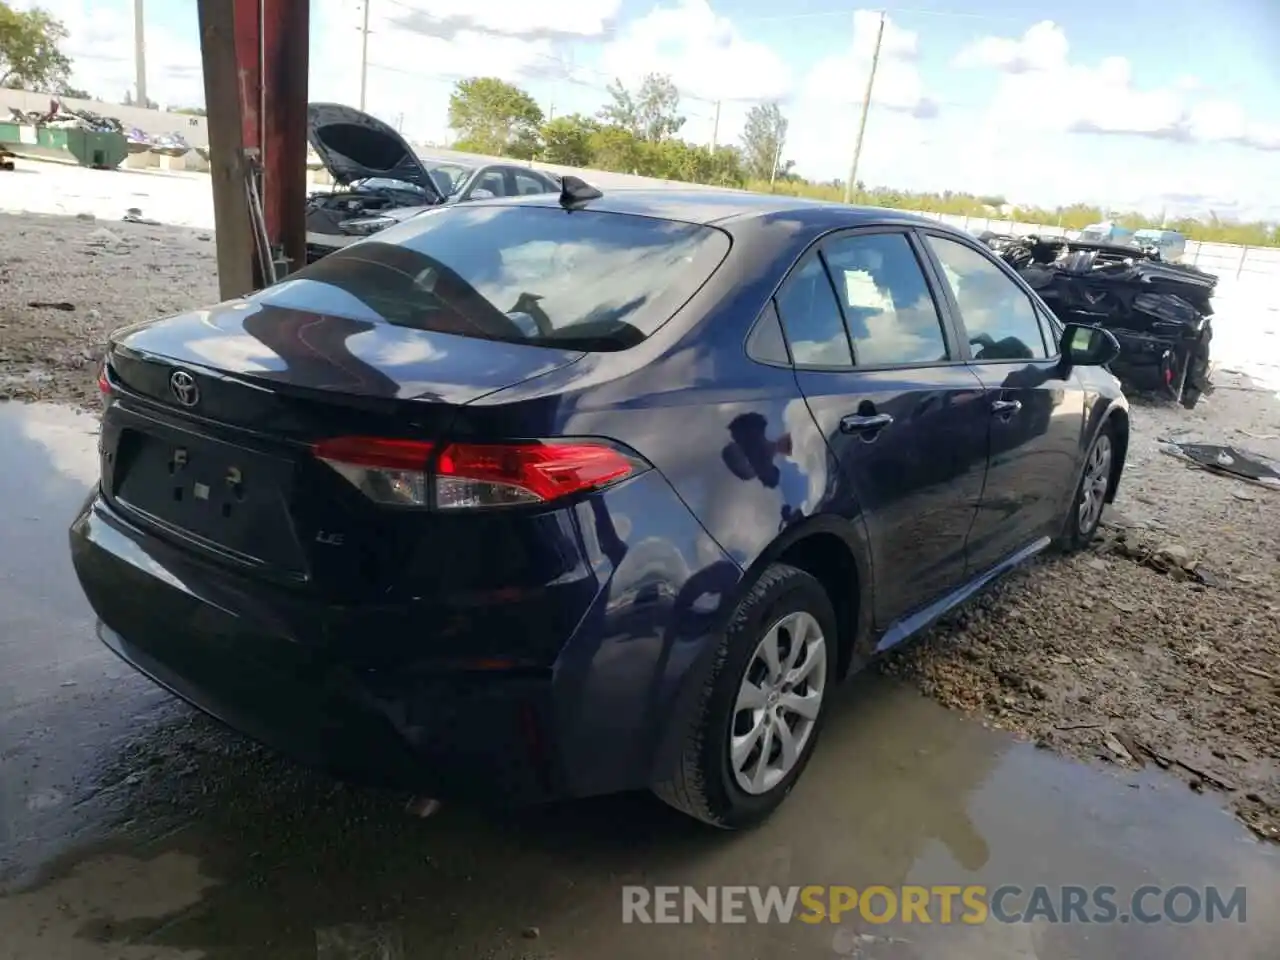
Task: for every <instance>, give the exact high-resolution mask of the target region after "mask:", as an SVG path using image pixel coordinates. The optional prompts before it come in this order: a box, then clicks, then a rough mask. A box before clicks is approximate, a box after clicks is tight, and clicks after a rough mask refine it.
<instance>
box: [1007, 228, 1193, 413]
mask: <svg viewBox="0 0 1280 960" xmlns="http://www.w3.org/2000/svg"><path fill="white" fill-rule="evenodd" d="M982 240H983V241H984V242H985V243H986V244H987V246H989V247H990V248H991V249H992V250H994V251H995V252H996V253H998V254H999V255H1000V257H1001V259H1003V260H1004V261H1005V262H1006V263H1008V264H1009V265H1010V266H1011V267H1013V268H1014V269H1015V270H1017V271H1018V272H1019V273H1020V274H1021V275H1022V277H1023V279H1024V280H1026V281H1027V283H1028V284H1030V286H1031V287H1032V289H1034V290H1035V291H1036V292H1037V293H1039V294H1040V297H1041V299H1043V300H1044V302H1045V303H1046V304H1048V306H1049V308H1050V309H1051V310H1053V312H1054V313H1055V314H1056V315H1057V316H1058V318H1059V319H1060V320H1062V321H1063V322H1065V323H1084V324H1091V325H1098V326H1102V327H1106V328H1107V329H1108V330H1110V331H1111V332H1112V333H1113V334H1114V335H1115V337H1116V339H1117V340H1118V341H1119V343H1120V356H1119V357H1118V358H1117V359H1116V360H1115V361H1114V362H1113V363H1112V368H1113V370H1114V372H1115V374H1116V375H1117V376H1118V377H1120V379H1121V380H1124V381H1126V385H1127V386H1129V387H1130V388H1133V389H1137V390H1142V391H1156V392H1161V393H1164V394H1166V395H1168V396H1170V397H1171V398H1173V399H1174V400H1177V401H1179V402H1180V403H1181V404H1182V405H1183V406H1184V407H1187V408H1188V409H1190V408H1192V407H1194V406H1195V405H1196V404H1197V403H1198V402H1199V400H1200V397H1201V396H1202V395H1203V394H1206V393H1209V392H1210V391H1211V389H1212V387H1211V385H1210V383H1209V343H1210V341H1211V340H1212V339H1213V330H1212V327H1211V323H1210V317H1211V316H1212V315H1213V304H1212V298H1213V292H1214V289H1215V287H1216V286H1217V283H1218V278H1217V277H1216V276H1214V275H1213V274H1211V273H1206V272H1205V271H1203V270H1199V269H1197V268H1196V267H1192V266H1187V265H1184V264H1176V263H1166V262H1165V261H1164V260H1163V259H1162V258H1161V255H1160V252H1159V250H1158V249H1157V248H1155V247H1152V246H1145V247H1143V246H1130V245H1127V244H1115V243H1099V242H1087V241H1080V240H1067V239H1066V238H1064V237H1041V236H1038V235H1036V234H1031V235H1028V236H1025V237H1013V236H1007V235H1000V234H994V233H984V234H983V235H982Z"/></svg>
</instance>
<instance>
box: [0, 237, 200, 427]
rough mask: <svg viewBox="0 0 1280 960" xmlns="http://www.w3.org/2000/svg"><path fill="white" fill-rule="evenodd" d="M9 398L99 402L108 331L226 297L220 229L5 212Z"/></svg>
mask: <svg viewBox="0 0 1280 960" xmlns="http://www.w3.org/2000/svg"><path fill="white" fill-rule="evenodd" d="M0 236H3V237H6V238H9V242H8V243H6V244H5V245H4V249H3V250H0V399H3V398H11V399H15V400H52V401H61V402H66V403H75V404H88V405H96V404H97V402H98V397H97V388H96V386H95V383H94V380H95V370H96V367H97V364H98V362H99V360H100V359H101V358H102V345H103V343H104V342H105V340H106V336H107V334H108V333H109V332H110V331H112V330H114V329H116V328H117V327H121V326H124V325H125V324H128V323H135V322H137V321H139V320H147V319H150V318H152V317H156V316H162V315H164V314H167V313H175V312H177V311H179V310H185V309H189V308H190V307H193V306H197V305H199V304H208V303H213V302H215V301H216V300H217V299H218V286H217V274H216V264H215V252H214V245H213V242H212V241H213V232H212V231H210V230H197V229H191V228H186V227H171V226H146V225H144V224H136V223H125V222H121V221H95V220H93V219H92V218H91V217H87V216H86V217H85V218H84V219H81V218H79V217H55V216H40V215H35V214H25V215H23V216H12V215H4V214H0Z"/></svg>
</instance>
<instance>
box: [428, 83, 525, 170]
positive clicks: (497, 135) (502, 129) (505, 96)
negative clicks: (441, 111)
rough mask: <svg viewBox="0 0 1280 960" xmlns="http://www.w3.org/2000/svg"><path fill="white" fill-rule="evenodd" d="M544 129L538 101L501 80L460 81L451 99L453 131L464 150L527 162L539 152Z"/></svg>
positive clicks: (450, 124)
mask: <svg viewBox="0 0 1280 960" xmlns="http://www.w3.org/2000/svg"><path fill="white" fill-rule="evenodd" d="M540 126H542V109H541V108H540V107H539V106H538V104H537V101H535V100H534V99H533V97H531V96H529V94H528V93H526V92H525V91H524V90H521V89H520V88H519V87H517V86H515V85H514V84H510V83H507V82H506V81H504V80H499V79H498V78H497V77H471V78H469V79H467V80H459V81H458V83H457V84H456V85H455V86H454V88H453V93H452V94H451V95H450V96H449V128H450V129H451V130H453V131H455V132H456V133H457V134H458V138H459V140H458V143H457V146H459V147H460V148H463V147H464V145H465V149H468V150H473V151H475V152H477V153H491V154H497V155H500V156H517V157H524V158H526V159H527V158H529V157H532V156H533V154H534V153H535V152H536V151H537V149H538V145H539V140H538V128H539V127H540Z"/></svg>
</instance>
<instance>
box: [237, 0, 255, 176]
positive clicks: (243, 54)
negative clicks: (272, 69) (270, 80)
mask: <svg viewBox="0 0 1280 960" xmlns="http://www.w3.org/2000/svg"><path fill="white" fill-rule="evenodd" d="M232 4H233V5H234V7H235V20H236V90H237V91H238V92H239V96H240V120H241V128H242V131H243V132H242V133H241V135H240V140H241V144H242V145H243V146H244V149H246V150H250V151H253V150H259V149H261V147H262V0H232Z"/></svg>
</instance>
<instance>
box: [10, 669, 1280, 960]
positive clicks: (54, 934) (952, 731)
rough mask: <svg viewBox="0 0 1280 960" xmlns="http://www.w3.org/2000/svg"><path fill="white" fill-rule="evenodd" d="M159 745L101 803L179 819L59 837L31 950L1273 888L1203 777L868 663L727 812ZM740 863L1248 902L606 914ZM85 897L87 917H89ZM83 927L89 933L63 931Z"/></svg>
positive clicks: (614, 944) (592, 952)
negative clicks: (1110, 764) (625, 897)
mask: <svg viewBox="0 0 1280 960" xmlns="http://www.w3.org/2000/svg"><path fill="white" fill-rule="evenodd" d="M167 736H168V735H167V734H166V733H165V731H163V730H161V731H158V732H157V734H156V737H157V738H158V739H161V740H163V739H165V738H166V737H167ZM180 746H181V745H179V747H180ZM176 752H177V754H178V755H181V756H192V755H194V756H195V757H196V759H195V761H194V763H195V766H196V769H195V770H194V771H191V770H190V768H189V767H188V768H187V769H186V771H185V775H183V774H182V773H180V772H179V771H177V770H175V769H174V768H173V765H172V764H171V763H170V762H169V761H167V760H166V761H164V762H163V763H161V764H160V765H159V766H158V767H155V768H153V769H152V770H151V772H150V773H149V774H148V775H147V780H146V781H145V783H143V784H141V785H140V786H139V787H138V789H136V790H135V791H134V792H133V793H132V794H131V796H130V797H128V798H127V799H126V800H125V801H124V807H125V813H126V815H127V816H128V817H129V818H131V820H132V821H133V822H134V823H135V824H144V823H148V822H167V821H168V819H169V818H170V817H172V816H173V815H174V813H175V811H181V812H182V815H183V816H184V817H185V825H184V826H182V827H181V829H179V830H178V831H177V832H175V833H172V834H169V835H167V836H165V837H162V838H159V839H155V840H152V841H149V842H148V841H144V840H135V841H123V840H122V841H118V842H117V843H115V844H113V845H112V848H111V850H110V851H103V850H102V849H98V850H95V851H89V852H86V853H83V854H73V855H71V856H70V857H69V858H67V859H65V860H64V861H63V862H62V863H61V864H60V865H58V866H57V867H56V868H55V869H54V872H53V874H52V875H51V876H50V877H49V878H47V879H46V880H44V881H43V882H41V883H40V884H37V885H36V886H34V887H33V888H31V889H30V890H28V891H27V892H26V893H24V894H22V895H21V896H22V897H24V898H25V899H23V900H21V904H22V910H24V911H26V912H27V913H29V914H30V915H32V916H41V917H53V918H54V919H53V920H51V921H50V922H49V923H47V924H46V925H45V926H44V927H42V928H41V932H40V934H39V937H38V938H36V939H33V940H32V941H31V944H30V948H31V949H32V950H33V951H35V950H36V948H40V950H39V951H38V952H39V955H42V956H44V955H53V956H56V955H59V954H58V953H57V950H56V949H54V948H55V947H56V948H64V947H65V948H66V949H67V950H68V953H67V955H68V956H72V955H74V956H77V957H79V956H83V957H85V958H98V957H107V956H112V957H114V956H123V955H125V954H117V953H112V952H111V951H112V950H113V949H118V948H120V947H121V945H122V944H123V943H125V942H126V940H127V942H129V943H130V944H133V945H134V946H136V947H139V948H141V947H142V946H144V945H145V946H146V947H148V948H151V949H153V950H154V954H143V955H145V956H151V955H154V956H155V957H157V958H160V960H169V958H170V957H186V956H189V955H190V956H204V957H210V958H218V957H228V958H230V957H235V958H241V957H295V956H312V955H315V956H317V957H320V958H324V960H351V958H356V957H366V956H368V957H385V958H387V960H400V958H405V957H417V956H445V955H457V956H466V957H493V958H509V960H516V958H526V960H528V958H543V957H553V956H554V957H556V958H560V960H579V958H580V960H595V958H598V957H604V956H608V957H611V958H615V957H616V958H623V960H629V958H633V957H634V958H637V960H639V958H645V960H649V958H652V957H654V956H669V957H679V958H683V957H718V956H723V957H737V956H751V957H759V958H770V960H771V958H775V957H777V958H782V957H792V956H806V957H818V958H821V957H842V956H844V957H860V958H876V960H894V958H933V957H938V958H946V960H954V958H961V960H964V958H972V960H998V958H1005V957H1008V958H1013V957H1018V958H1023V960H1076V958H1081V957H1090V958H1092V957H1118V956H1125V957H1133V958H1138V960H1144V958H1151V960H1156V958H1160V960H1168V958H1182V957H1186V958H1193V957H1194V958H1196V960H1200V958H1202V957H1204V956H1209V955H1213V956H1230V957H1233V958H1235V957H1240V958H1250V957H1255V956H1256V957H1258V958H1259V960H1261V958H1263V957H1264V956H1265V957H1272V956H1274V944H1275V943H1277V942H1280V917H1276V916H1275V914H1274V912H1273V911H1270V910H1268V909H1267V905H1268V903H1274V897H1275V895H1276V893H1277V891H1280V858H1278V857H1277V855H1276V854H1277V852H1278V851H1276V850H1275V849H1274V848H1265V847H1263V846H1261V845H1259V844H1257V843H1255V842H1253V841H1251V840H1249V839H1248V838H1247V837H1246V835H1245V834H1244V833H1243V831H1242V829H1241V828H1240V827H1239V826H1238V825H1237V824H1236V823H1235V822H1234V820H1233V819H1232V818H1231V817H1230V816H1229V815H1227V814H1226V813H1224V812H1222V810H1221V809H1220V808H1219V807H1218V805H1217V804H1216V803H1215V801H1214V800H1213V799H1212V798H1206V797H1201V796H1197V795H1195V794H1193V793H1192V792H1191V791H1189V790H1187V789H1186V788H1185V787H1183V786H1181V785H1180V784H1178V783H1176V782H1173V781H1169V780H1166V779H1163V778H1162V777H1160V776H1159V775H1157V774H1140V773H1132V772H1130V773H1120V772H1115V771H1110V770H1106V769H1096V768H1090V767H1084V766H1080V765H1078V764H1074V763H1070V762H1067V761H1064V760H1062V759H1060V758H1057V757H1054V756H1052V755H1050V754H1048V753H1045V752H1042V751H1037V750H1035V749H1034V748H1033V747H1030V746H1028V745H1026V744H1019V743H1012V742H1011V741H1010V740H1009V739H1008V738H1007V737H1006V736H1004V735H1003V734H997V733H995V732H993V731H989V730H985V729H983V728H982V727H980V726H979V725H977V724H975V723H973V722H971V721H967V720H965V719H963V718H961V717H958V716H957V715H955V714H953V713H950V712H948V711H945V710H944V709H942V708H941V707H939V706H937V705H936V704H934V703H932V702H931V701H928V700H926V699H924V698H922V697H920V696H919V695H918V694H917V693H915V692H914V691H912V690H908V689H906V688H904V687H901V686H898V685H896V684H893V683H890V682H888V681H885V680H883V679H882V678H878V677H868V678H866V679H865V680H860V681H858V682H856V683H855V684H854V686H853V688H851V689H849V690H848V691H847V695H846V696H843V697H842V698H841V699H840V701H839V702H838V703H837V705H836V707H835V710H834V712H833V716H832V717H831V721H830V723H829V726H828V727H827V730H826V731H825V733H824V739H823V743H822V745H821V748H820V750H819V752H818V753H817V755H816V756H815V758H814V761H813V763H812V764H811V765H810V768H809V770H808V771H807V772H806V775H805V778H804V780H803V782H802V783H801V784H800V786H799V787H798V788H797V789H796V791H795V793H794V794H793V796H792V797H791V798H790V799H789V800H788V801H787V803H786V804H785V805H784V806H783V808H782V809H781V810H780V811H779V812H778V813H777V815H776V816H775V817H774V818H773V819H771V820H770V821H768V822H767V823H765V824H764V825H762V826H761V827H760V828H758V829H756V830H753V831H750V832H747V833H743V834H724V833H720V832H717V831H712V830H708V829H705V828H703V827H700V826H699V825H697V824H695V823H693V822H692V821H689V820H686V819H685V818H683V817H681V816H679V815H678V814H675V813H674V812H672V811H669V810H667V809H666V808H665V807H662V806H661V805H660V804H658V803H657V802H656V801H654V800H651V799H649V798H647V797H645V796H639V795H637V796H624V797H613V798H604V799H601V800H597V801H590V802H584V803H574V804H564V805H558V806H555V807H550V808H545V809H541V810H530V811H523V812H518V813H515V814H510V815H507V816H497V815H483V814H481V813H479V812H477V811H474V810H469V809H463V808H457V807H446V808H445V809H444V810H443V811H442V812H440V813H439V814H437V815H436V816H435V817H432V818H431V819H429V820H426V821H420V820H416V819H412V818H409V817H407V816H406V815H405V814H404V813H403V805H402V802H401V800H400V799H398V798H394V797H387V796H384V795H381V794H375V793H370V792H365V791H357V790H354V789H350V788H335V787H334V786H333V785H332V784H330V783H329V782H328V781H326V780H325V779H323V778H321V777H319V776H311V775H310V774H307V773H304V772H300V771H298V770H297V769H296V768H293V767H292V766H290V765H289V764H287V763H285V762H283V761H281V760H278V759H277V758H274V757H271V756H268V755H266V754H263V753H261V752H253V753H251V754H249V755H247V756H246V755H244V754H236V753H231V754H226V753H221V752H219V751H218V750H210V751H208V752H201V751H195V752H194V754H192V753H191V752H189V751H185V750H182V749H178V750H177V751H176ZM1135 785H1136V786H1135ZM166 857H167V858H168V859H165V858H166ZM162 868H163V870H179V871H180V873H179V879H176V880H174V881H173V882H172V884H171V886H172V895H173V896H174V897H177V898H179V899H181V903H180V904H179V905H177V906H174V905H173V903H172V901H171V900H165V899H163V898H157V899H154V900H153V899H148V898H151V897H152V896H153V894H152V892H151V890H152V887H151V886H150V883H151V882H154V875H155V874H157V873H159V872H162ZM139 874H142V875H144V876H145V877H152V881H147V882H144V881H142V880H140V879H139ZM86 876H89V877H93V878H96V879H95V883H96V886H95V885H94V884H86V883H85V882H84V881H83V878H84V877H86ZM68 877H70V878H73V879H74V878H80V879H77V880H76V883H78V884H79V886H77V887H75V889H76V890H77V891H78V893H77V896H78V897H79V898H80V899H79V900H77V901H76V902H78V903H79V904H80V906H79V907H78V908H77V910H76V911H75V912H74V913H73V914H72V915H71V916H70V917H67V918H65V919H58V917H57V914H56V912H55V911H53V910H52V907H51V906H50V905H51V904H52V903H54V902H56V901H57V900H58V899H60V898H61V899H65V898H67V896H68V893H67V890H68V888H67V886H66V883H67V879H66V878H68ZM208 880H212V881H213V884H212V885H208V883H207V881H208ZM738 884H759V885H769V884H777V885H781V886H784V887H787V886H792V885H795V886H805V885H810V884H828V885H851V886H854V887H857V888H859V889H865V888H866V887H868V886H870V885H874V884H881V885H885V886H888V887H890V888H897V887H900V886H901V885H903V884H920V885H924V886H934V885H939V884H959V885H966V884H984V885H986V886H987V887H988V888H990V889H994V888H995V887H998V886H1001V885H1004V884H1014V885H1018V886H1020V887H1022V888H1024V889H1030V888H1031V887H1033V886H1035V885H1037V884H1045V885H1048V886H1050V887H1051V888H1052V889H1054V890H1056V889H1057V888H1058V887H1060V886H1062V885H1079V886H1084V887H1093V886H1096V885H1100V884H1105V885H1110V886H1113V887H1115V888H1117V890H1118V891H1119V893H1118V895H1117V898H1118V899H1119V900H1121V901H1122V900H1123V898H1124V897H1126V896H1127V895H1128V893H1129V892H1130V891H1132V890H1133V889H1135V888H1137V887H1139V886H1141V885H1143V884H1159V885H1163V886H1166V887H1170V886H1173V885H1177V884H1189V885H1193V886H1196V887H1198V888H1199V889H1203V888H1204V887H1205V885H1207V884H1218V885H1221V886H1223V887H1224V888H1226V889H1227V890H1228V892H1229V891H1230V889H1231V888H1234V887H1235V886H1237V885H1245V886H1246V887H1247V897H1248V901H1247V905H1248V912H1247V914H1246V920H1247V922H1246V923H1244V924H1239V923H1235V922H1228V923H1220V924H1217V925H1212V926H1210V925H1192V926H1187V927H1179V926H1176V925H1172V924H1164V925H1159V926H1144V925H1125V924H1120V923H1115V924H1110V925H1079V924H1076V925H1071V926H1065V925H1064V926H1052V925H1048V924H1045V923H1043V922H1040V923H1028V924H1003V925H1002V924H997V923H994V922H988V923H986V924H983V925H982V926H979V927H972V928H970V927H961V926H952V925H948V926H943V925H937V926H926V925H905V924H900V923H896V922H895V923H890V924H887V925H873V924H868V923H865V922H857V923H855V922H851V921H850V918H848V917H845V918H843V920H842V922H840V923H838V924H831V923H821V924H816V925H808V924H803V923H799V922H795V921H793V922H792V923H789V924H766V925H761V924H759V923H756V922H755V921H754V920H752V921H750V922H748V923H745V924H718V925H711V924H707V923H705V922H701V921H697V922H694V923H691V924H688V925H685V924H677V925H653V926H645V927H644V928H643V929H642V930H641V929H637V927H636V926H633V925H626V924H623V923H622V887H623V885H643V886H656V885H674V886H691V887H694V888H696V889H698V890H700V891H701V890H703V889H704V888H706V887H708V886H712V885H738ZM121 891H126V892H125V893H122V892H121ZM129 891H132V892H131V893H130V892H129ZM196 892H199V893H200V895H201V896H202V899H201V900H200V902H199V903H198V904H195V905H192V903H191V902H190V896H194V895H195V893H196ZM184 893H185V894H186V898H185V899H183V896H184ZM3 902H4V901H0V903H3ZM1022 905H1025V903H1023V904H1022ZM162 906H163V907H164V908H165V909H161V907H162ZM748 912H750V911H749V910H748ZM85 916H94V917H97V918H99V920H98V922H97V923H96V924H94V925H89V926H86V925H85V923H84V917H85ZM935 916H936V914H935ZM4 917H5V914H4V913H3V912H2V911H0V924H2V923H4ZM73 921H74V922H73ZM532 928H536V931H537V935H536V937H533V936H532V933H533V930H532ZM20 929H28V928H27V927H22V928H20ZM86 930H90V931H92V932H93V935H94V936H95V937H97V938H98V939H96V940H94V941H93V942H91V943H86V942H84V939H85V937H86V933H85V931H86ZM72 945H74V946H75V947H76V949H78V950H80V952H79V953H74V954H73V953H71V952H70V951H71V946H72ZM1268 951H1271V952H1268ZM0 956H3V949H2V948H0Z"/></svg>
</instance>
